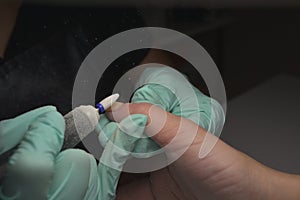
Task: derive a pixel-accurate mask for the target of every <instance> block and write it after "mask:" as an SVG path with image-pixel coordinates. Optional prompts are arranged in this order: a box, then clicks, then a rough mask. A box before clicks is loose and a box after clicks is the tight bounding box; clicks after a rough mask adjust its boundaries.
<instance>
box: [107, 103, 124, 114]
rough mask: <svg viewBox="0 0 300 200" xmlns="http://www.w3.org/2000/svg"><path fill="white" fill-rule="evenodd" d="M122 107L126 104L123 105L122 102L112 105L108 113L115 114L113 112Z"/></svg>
mask: <svg viewBox="0 0 300 200" xmlns="http://www.w3.org/2000/svg"><path fill="white" fill-rule="evenodd" d="M122 105H124V103H121V102H115V103H113V104H112V105H111V107H110V108H108V109H107V110H106V112H113V111H116V110H118V109H119V108H120V107H121V106H122Z"/></svg>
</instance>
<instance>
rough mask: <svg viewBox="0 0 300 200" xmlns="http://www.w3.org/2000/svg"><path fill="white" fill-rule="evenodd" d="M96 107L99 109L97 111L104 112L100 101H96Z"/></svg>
mask: <svg viewBox="0 0 300 200" xmlns="http://www.w3.org/2000/svg"><path fill="white" fill-rule="evenodd" d="M96 108H98V109H99V113H100V114H102V113H105V109H104V107H103V105H102V104H101V103H97V104H96Z"/></svg>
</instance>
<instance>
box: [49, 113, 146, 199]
mask: <svg viewBox="0 0 300 200" xmlns="http://www.w3.org/2000/svg"><path fill="white" fill-rule="evenodd" d="M146 122H147V117H146V116H144V115H139V114H136V115H130V116H128V117H126V118H125V119H123V120H122V121H121V122H120V123H116V122H110V121H109V120H108V119H107V117H106V116H105V115H101V116H100V120H99V125H98V126H97V127H96V129H95V131H96V132H97V133H99V139H100V142H101V144H102V146H103V147H104V151H103V153H102V156H101V158H100V162H99V164H98V166H97V164H96V161H95V159H94V158H93V156H92V155H90V154H88V153H86V152H84V151H82V150H74V149H73V150H66V151H63V152H62V153H60V154H59V156H58V157H57V160H56V168H55V174H54V178H53V181H52V186H51V188H50V191H49V196H48V198H49V199H53V200H64V199H74V200H77V199H78V200H96V199H97V200H111V199H114V198H115V192H116V189H117V184H118V180H119V177H120V174H121V171H122V167H123V165H124V164H125V162H126V160H127V159H128V157H129V156H130V154H131V152H132V151H133V148H134V147H135V146H136V142H137V140H138V137H140V136H141V135H142V134H143V132H144V127H145V124H146ZM128 134H133V135H135V136H137V137H133V136H131V135H128ZM110 166H114V168H111V167H110Z"/></svg>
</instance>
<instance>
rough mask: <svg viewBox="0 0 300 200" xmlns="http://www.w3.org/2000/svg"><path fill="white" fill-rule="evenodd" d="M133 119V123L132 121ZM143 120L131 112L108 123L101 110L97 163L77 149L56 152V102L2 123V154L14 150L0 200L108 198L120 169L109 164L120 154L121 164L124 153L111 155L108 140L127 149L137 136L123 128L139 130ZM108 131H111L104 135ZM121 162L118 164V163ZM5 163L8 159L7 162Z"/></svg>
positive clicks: (59, 131) (60, 129) (59, 135)
mask: <svg viewBox="0 0 300 200" xmlns="http://www.w3.org/2000/svg"><path fill="white" fill-rule="evenodd" d="M133 121H134V124H132V122H133ZM146 121H147V119H146V117H145V116H143V115H131V116H129V117H128V118H125V119H124V120H122V121H121V122H120V123H116V122H110V121H109V120H108V119H107V118H106V116H105V115H101V117H100V121H99V126H97V128H96V130H95V131H96V132H98V133H99V137H102V138H103V134H104V132H105V134H106V135H105V136H106V138H105V140H101V142H102V145H103V146H104V147H106V148H105V150H104V152H103V156H102V157H101V162H100V163H99V165H97V163H96V160H95V158H94V157H93V156H92V155H91V154H88V153H86V152H85V151H82V150H78V149H68V150H65V151H62V152H60V150H61V147H62V143H63V135H64V128H65V124H64V120H63V117H62V116H61V114H59V113H58V112H57V111H56V109H55V107H52V106H47V107H42V108H39V109H36V110H33V111H30V112H27V113H25V114H23V115H20V116H18V117H16V118H14V119H9V120H4V121H1V122H0V138H1V139H0V155H1V159H2V156H3V153H6V152H8V151H9V150H11V149H14V152H13V153H12V155H11V156H9V158H8V164H7V165H6V166H5V167H6V169H5V170H3V173H4V177H3V181H1V184H0V199H3V200H4V199H22V200H23V199H25V200H26V199H46V198H47V199H55V200H59V199H62V200H64V199H74V200H76V199H78V200H82V199H87V200H94V199H112V198H114V196H115V190H116V187H117V182H118V179H119V175H120V173H121V170H120V169H119V170H118V169H114V168H110V167H109V166H111V165H109V164H110V162H114V161H115V160H114V159H118V163H119V165H120V166H122V163H124V162H125V161H126V159H127V155H126V153H125V154H124V153H123V154H122V156H121V157H120V154H118V155H119V156H117V157H116V156H115V153H117V151H115V149H114V148H112V147H113V146H112V144H114V145H117V146H119V147H121V148H122V147H124V149H126V150H128V152H130V151H132V148H133V147H134V146H135V145H134V144H135V140H134V139H132V138H129V137H128V136H127V135H126V134H124V133H123V132H122V130H123V129H124V127H126V130H127V131H129V132H132V133H135V134H142V133H143V130H144V129H140V128H138V130H136V129H137V127H140V126H144V125H145V123H146ZM107 136H109V137H108V138H107ZM120 162H121V163H120ZM5 163H7V161H6V162H5Z"/></svg>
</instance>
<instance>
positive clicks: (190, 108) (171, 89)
mask: <svg viewBox="0 0 300 200" xmlns="http://www.w3.org/2000/svg"><path fill="white" fill-rule="evenodd" d="M136 85H137V86H136V87H137V88H138V89H137V90H136V91H135V93H134V94H133V96H132V99H131V102H133V103H142V102H144V103H150V104H154V105H157V106H160V107H161V108H163V109H164V110H166V111H168V112H170V113H172V114H174V115H178V116H181V117H184V118H187V119H190V120H192V121H193V122H195V123H196V124H198V125H200V126H201V127H203V128H204V129H206V130H208V131H209V132H211V133H213V134H215V135H217V136H219V135H220V134H221V129H222V127H223V124H224V122H225V116H224V112H223V109H222V107H221V105H220V104H219V103H218V102H217V101H215V100H214V99H212V98H210V97H207V96H206V95H204V94H203V93H201V92H200V91H199V90H198V89H197V88H195V87H194V86H193V85H192V84H190V82H189V81H188V80H187V78H186V77H185V76H183V75H182V74H181V73H179V72H178V71H176V70H175V69H173V68H170V67H149V68H146V69H145V70H144V72H143V73H142V75H141V77H140V78H139V80H138V83H137V84H136ZM158 149H159V146H158V145H157V144H156V143H155V142H154V141H152V140H151V139H149V138H143V139H140V140H139V141H138V142H137V146H136V148H135V153H136V154H134V155H135V156H136V157H151V156H152V155H153V154H155V151H156V150H158Z"/></svg>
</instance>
